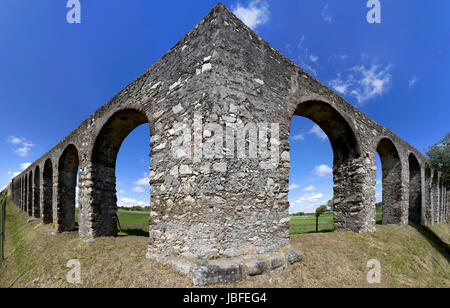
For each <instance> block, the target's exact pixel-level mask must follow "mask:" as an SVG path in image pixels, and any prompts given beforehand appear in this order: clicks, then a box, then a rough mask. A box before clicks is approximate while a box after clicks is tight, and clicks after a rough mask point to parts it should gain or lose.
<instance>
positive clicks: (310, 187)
mask: <svg viewBox="0 0 450 308" xmlns="http://www.w3.org/2000/svg"><path fill="white" fill-rule="evenodd" d="M314 190H316V187H314V185H310V186H308V187H306V188H304V189H303V191H314Z"/></svg>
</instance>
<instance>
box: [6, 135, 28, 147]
mask: <svg viewBox="0 0 450 308" xmlns="http://www.w3.org/2000/svg"><path fill="white" fill-rule="evenodd" d="M24 141H25V140H24V139H23V138H18V137H15V136H9V137H8V143H11V144H14V145H18V144H21V143H22V142H24Z"/></svg>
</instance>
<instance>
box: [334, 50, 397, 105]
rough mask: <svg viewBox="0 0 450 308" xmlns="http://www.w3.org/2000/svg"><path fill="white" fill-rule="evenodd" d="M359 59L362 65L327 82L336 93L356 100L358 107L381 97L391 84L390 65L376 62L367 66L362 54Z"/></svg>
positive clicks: (365, 57)
mask: <svg viewBox="0 0 450 308" xmlns="http://www.w3.org/2000/svg"><path fill="white" fill-rule="evenodd" d="M361 58H362V62H363V63H362V64H360V65H355V66H353V67H351V68H349V69H347V70H345V74H341V73H337V74H336V78H335V79H332V80H330V81H329V82H328V84H329V85H330V86H331V87H332V88H333V89H334V90H335V91H336V92H338V93H339V94H341V95H347V96H349V97H352V98H354V99H356V101H357V102H358V104H359V105H363V104H364V103H365V102H367V101H369V100H371V99H373V98H375V97H379V96H382V95H383V94H385V93H386V92H387V91H388V90H389V89H390V87H391V83H392V74H391V72H390V70H391V68H392V65H391V64H387V65H381V64H378V63H377V62H376V61H372V63H370V64H369V63H367V62H368V57H367V55H364V54H363V55H362V57H361Z"/></svg>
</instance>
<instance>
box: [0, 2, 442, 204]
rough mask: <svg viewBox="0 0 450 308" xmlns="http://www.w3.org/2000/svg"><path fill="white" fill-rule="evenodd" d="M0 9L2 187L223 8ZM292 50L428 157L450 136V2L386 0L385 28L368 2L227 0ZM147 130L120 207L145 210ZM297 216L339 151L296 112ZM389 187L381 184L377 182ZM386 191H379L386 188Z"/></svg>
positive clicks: (317, 200)
mask: <svg viewBox="0 0 450 308" xmlns="http://www.w3.org/2000/svg"><path fill="white" fill-rule="evenodd" d="M80 3H81V24H68V23H67V21H66V14H67V11H68V10H69V9H67V8H66V1H65V0H43V1H28V0H2V1H1V2H0V46H1V47H0V65H1V66H0V67H1V69H0V102H1V110H2V112H1V115H2V119H1V121H0V144H1V146H0V158H1V159H0V186H1V187H3V186H4V185H6V184H7V182H8V181H9V179H10V178H11V177H12V176H13V174H14V173H16V172H19V171H20V170H21V169H23V168H24V167H26V164H27V163H30V162H32V161H34V160H35V159H37V158H39V157H40V156H41V155H43V154H44V153H45V152H46V151H47V150H49V149H50V148H51V147H53V146H54V145H55V144H56V143H57V142H59V141H60V140H61V139H62V138H64V137H65V136H66V135H68V134H69V133H70V132H71V131H72V130H73V129H75V128H76V127H77V126H78V125H79V124H80V123H81V122H82V121H83V120H85V119H86V118H87V117H88V116H89V115H90V114H92V113H93V112H95V111H96V110H97V109H98V108H99V107H101V106H102V105H103V104H104V103H105V102H106V101H108V100H109V99H110V98H112V97H113V96H114V95H115V94H117V93H118V92H119V91H120V90H121V89H122V88H124V87H125V86H126V85H127V84H129V83H130V82H131V81H133V80H134V79H135V78H136V77H137V76H138V75H140V74H141V73H142V72H144V71H145V70H146V68H148V67H149V66H151V65H152V64H153V63H154V62H156V61H157V60H158V59H159V58H161V57H162V56H163V55H164V53H165V52H167V51H168V50H169V49H170V48H171V47H172V46H173V45H175V44H176V43H177V42H178V41H179V40H180V39H181V38H182V37H183V35H184V34H186V33H187V32H188V31H189V30H190V29H192V27H194V26H195V25H196V24H197V23H198V22H199V21H200V20H201V18H202V17H204V15H206V14H207V13H208V12H209V11H210V9H211V8H212V7H213V6H214V5H215V4H216V3H217V1H212V0H202V1H199V0H191V1H189V0H183V1H148V0H141V1H138V0H129V1H120V0H109V1H106V0H104V1H102V0H97V1H88V0H80ZM223 3H224V4H225V5H226V6H228V7H229V8H230V9H232V10H233V11H234V12H235V13H236V14H238V15H239V16H240V17H241V18H242V19H243V20H244V21H245V22H246V23H247V24H248V25H249V26H251V27H252V28H253V29H254V30H255V31H256V32H257V33H258V34H259V35H260V36H261V37H263V38H264V39H265V40H267V41H268V42H269V43H270V44H271V45H272V46H274V47H275V48H277V49H278V50H280V51H281V52H282V53H283V54H284V55H286V56H287V57H289V58H290V59H292V60H293V61H294V62H296V63H297V64H299V65H300V66H302V67H303V68H304V69H306V70H307V71H308V72H310V73H311V74H313V75H314V76H316V78H317V79H318V80H320V81H321V82H323V83H324V84H326V85H327V86H329V87H331V88H333V89H334V90H335V91H337V92H338V93H339V94H341V95H342V96H343V97H344V98H345V99H347V101H349V102H350V103H351V104H353V105H355V106H356V107H358V108H359V109H360V110H361V111H363V112H364V113H366V114H368V115H369V116H370V117H371V118H373V119H375V120H376V121H378V122H379V123H381V124H383V125H385V126H386V127H387V128H389V129H391V130H392V131H394V132H395V133H396V134H398V135H399V136H400V137H402V138H403V139H405V140H406V141H408V142H409V143H411V144H412V145H413V146H415V147H416V148H418V149H419V150H424V149H426V148H428V146H429V145H431V144H434V143H436V142H437V141H439V140H440V139H441V138H442V137H443V136H444V135H445V133H446V132H448V131H449V125H448V114H449V102H450V91H448V85H449V81H450V78H449V77H450V66H449V52H450V2H449V1H446V0H437V1H414V2H412V1H407V0H396V1H387V0H380V3H381V5H382V8H381V24H369V23H368V22H367V20H366V15H367V12H368V11H369V8H367V7H366V1H362V0H348V1H338V0H324V1H322V0H295V1H289V0H284V1H269V0H267V1H263V0H259V1H255V0H253V1H247V0H242V1H234V0H231V1H223ZM148 134H149V130H148V125H143V126H141V127H139V128H137V129H136V130H135V131H133V132H132V134H131V135H130V136H129V137H127V139H126V140H125V142H124V144H123V146H122V148H121V150H120V153H119V157H118V161H117V181H118V183H117V187H118V188H117V190H118V197H119V204H120V205H134V204H140V205H145V204H147V203H148V195H149V188H148V184H146V182H148V180H147V177H148V165H149V161H150V159H149V157H148V154H149V146H148V145H149V135H148ZM290 139H291V150H292V155H291V157H292V170H291V180H290V184H291V192H290V194H289V199H290V201H291V202H292V204H293V205H292V207H291V211H293V212H298V211H307V212H310V211H313V210H314V208H315V207H316V206H318V205H320V204H322V203H324V202H326V201H327V200H328V199H330V198H331V197H332V175H331V173H330V168H331V166H332V160H333V157H332V155H333V154H332V151H331V146H330V143H329V141H328V140H327V138H326V136H325V137H324V136H323V133H322V132H321V130H320V129H318V128H317V127H315V124H314V123H313V122H311V121H310V120H308V119H304V118H300V117H296V118H294V120H293V124H292V134H291V138H290ZM378 186H380V185H378ZM379 189H380V187H378V191H379Z"/></svg>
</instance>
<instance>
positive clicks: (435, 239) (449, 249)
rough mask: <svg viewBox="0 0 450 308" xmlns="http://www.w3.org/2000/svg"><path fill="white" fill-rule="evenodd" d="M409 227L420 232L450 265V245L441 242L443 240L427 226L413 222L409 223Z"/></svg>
mask: <svg viewBox="0 0 450 308" xmlns="http://www.w3.org/2000/svg"><path fill="white" fill-rule="evenodd" d="M409 225H410V226H411V227H413V228H414V229H416V230H417V231H419V233H420V234H422V235H423V236H424V237H425V238H426V240H427V241H428V242H429V243H430V244H431V245H432V246H433V247H434V248H436V250H437V251H439V252H440V253H441V254H442V255H443V256H444V257H445V259H446V260H447V262H449V263H450V245H448V244H447V243H446V242H444V241H443V240H441V238H440V237H439V236H438V235H437V234H436V233H434V231H433V230H431V229H430V228H429V227H427V226H421V225H419V224H416V223H413V222H409Z"/></svg>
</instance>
